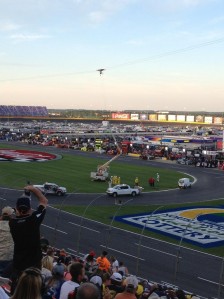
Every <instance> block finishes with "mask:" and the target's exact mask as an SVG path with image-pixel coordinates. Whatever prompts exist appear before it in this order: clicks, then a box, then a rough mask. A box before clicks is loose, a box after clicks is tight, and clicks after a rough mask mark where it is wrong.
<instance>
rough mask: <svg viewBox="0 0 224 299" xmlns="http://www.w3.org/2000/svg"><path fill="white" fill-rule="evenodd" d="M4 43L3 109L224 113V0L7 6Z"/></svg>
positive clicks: (28, 1) (0, 69) (7, 2)
mask: <svg viewBox="0 0 224 299" xmlns="http://www.w3.org/2000/svg"><path fill="white" fill-rule="evenodd" d="M0 44H1V47H0V105H37V106H46V107H47V108H48V109H59V108H60V109H91V110H98V109H100V110H101V109H102V110H110V111H124V110H134V111H135V110H136V111H137V110H144V111H147V110H160V111H161V110H163V111H175V110H177V111H208V112H220V111H221V112H223V111H224V104H223V100H224V84H223V82H224V58H223V57H224V54H223V53H224V1H223V0H0ZM98 69H105V70H104V71H103V72H102V74H101V75H100V72H99V71H97V70H98Z"/></svg>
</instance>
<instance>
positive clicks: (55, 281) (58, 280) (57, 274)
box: [43, 264, 65, 299]
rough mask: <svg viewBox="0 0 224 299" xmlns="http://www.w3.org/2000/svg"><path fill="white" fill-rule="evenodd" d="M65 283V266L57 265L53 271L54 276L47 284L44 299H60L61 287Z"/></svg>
mask: <svg viewBox="0 0 224 299" xmlns="http://www.w3.org/2000/svg"><path fill="white" fill-rule="evenodd" d="M64 282H65V280H64V266H63V265H62V264H56V265H55V266H54V267H53V269H52V276H51V277H50V278H49V280H48V281H47V282H46V284H45V292H44V295H43V299H50V298H52V297H53V296H54V298H55V299H59V297H60V291H61V286H62V284H63V283H64Z"/></svg>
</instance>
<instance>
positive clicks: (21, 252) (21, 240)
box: [9, 185, 48, 291]
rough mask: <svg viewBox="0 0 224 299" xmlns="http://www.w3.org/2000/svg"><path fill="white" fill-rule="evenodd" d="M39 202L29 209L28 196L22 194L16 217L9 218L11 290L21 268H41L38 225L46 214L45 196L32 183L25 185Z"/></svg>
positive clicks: (18, 202) (17, 204) (17, 205)
mask: <svg viewBox="0 0 224 299" xmlns="http://www.w3.org/2000/svg"><path fill="white" fill-rule="evenodd" d="M25 190H26V191H27V192H30V194H32V195H35V197H36V198H37V200H38V202H39V206H38V207H37V209H36V210H34V211H32V209H31V199H30V197H29V196H25V195H24V196H22V197H20V198H18V199H17V202H16V217H15V218H12V219H10V220H9V227H10V232H11V234H12V238H13V241H14V255H13V275H12V291H14V287H15V286H16V281H17V279H18V277H19V276H20V274H21V273H22V271H23V270H25V269H26V268H29V267H36V268H39V269H41V259H42V252H41V244H40V225H41V223H42V221H43V220H44V216H45V214H46V206H47V202H48V200H47V198H46V197H45V196H44V195H43V194H42V192H41V191H40V190H39V189H38V188H35V187H34V186H32V185H28V186H26V187H25Z"/></svg>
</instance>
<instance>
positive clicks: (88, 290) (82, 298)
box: [76, 282, 101, 299]
mask: <svg viewBox="0 0 224 299" xmlns="http://www.w3.org/2000/svg"><path fill="white" fill-rule="evenodd" d="M100 295H101V294H100V291H99V289H98V288H97V286H96V285H94V284H93V283H91V282H84V283H82V284H81V285H80V287H79V288H78V291H77V294H76V298H77V299H100Z"/></svg>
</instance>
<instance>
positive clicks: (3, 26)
mask: <svg viewBox="0 0 224 299" xmlns="http://www.w3.org/2000/svg"><path fill="white" fill-rule="evenodd" d="M21 27H22V26H21V25H19V24H16V23H14V22H11V21H5V22H1V23H0V31H15V30H18V29H20V28H21Z"/></svg>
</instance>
